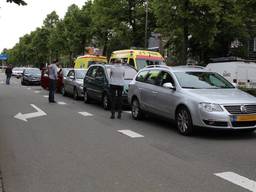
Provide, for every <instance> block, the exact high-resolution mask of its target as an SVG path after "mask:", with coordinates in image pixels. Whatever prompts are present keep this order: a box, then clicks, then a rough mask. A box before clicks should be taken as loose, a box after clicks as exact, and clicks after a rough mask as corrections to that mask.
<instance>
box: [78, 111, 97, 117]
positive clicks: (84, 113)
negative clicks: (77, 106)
mask: <svg viewBox="0 0 256 192" xmlns="http://www.w3.org/2000/svg"><path fill="white" fill-rule="evenodd" d="M78 113H79V114H80V115H83V116H85V117H91V116H93V114H91V113H87V112H78Z"/></svg>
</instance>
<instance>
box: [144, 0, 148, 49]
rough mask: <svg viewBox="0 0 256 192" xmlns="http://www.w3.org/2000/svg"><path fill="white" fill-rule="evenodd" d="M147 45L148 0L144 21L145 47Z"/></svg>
mask: <svg viewBox="0 0 256 192" xmlns="http://www.w3.org/2000/svg"><path fill="white" fill-rule="evenodd" d="M147 46H148V0H146V21H145V46H144V47H145V49H147Z"/></svg>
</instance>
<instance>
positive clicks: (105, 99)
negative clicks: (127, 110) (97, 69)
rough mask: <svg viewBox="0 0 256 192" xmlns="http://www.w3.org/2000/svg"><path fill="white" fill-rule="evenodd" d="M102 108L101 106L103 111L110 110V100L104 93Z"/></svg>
mask: <svg viewBox="0 0 256 192" xmlns="http://www.w3.org/2000/svg"><path fill="white" fill-rule="evenodd" d="M102 106H103V109H105V110H109V109H110V100H109V97H108V95H107V94H106V93H105V94H104V95H103V97H102Z"/></svg>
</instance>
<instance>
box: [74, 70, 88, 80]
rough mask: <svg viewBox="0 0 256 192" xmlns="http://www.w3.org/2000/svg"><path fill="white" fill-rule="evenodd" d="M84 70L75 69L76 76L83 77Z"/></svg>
mask: <svg viewBox="0 0 256 192" xmlns="http://www.w3.org/2000/svg"><path fill="white" fill-rule="evenodd" d="M85 73H86V70H77V71H76V78H77V79H83V78H84V77H85Z"/></svg>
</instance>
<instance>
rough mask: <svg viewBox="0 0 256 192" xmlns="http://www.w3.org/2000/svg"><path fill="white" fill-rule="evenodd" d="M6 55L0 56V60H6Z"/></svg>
mask: <svg viewBox="0 0 256 192" xmlns="http://www.w3.org/2000/svg"><path fill="white" fill-rule="evenodd" d="M7 59H8V55H7V54H0V60H7Z"/></svg>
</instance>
